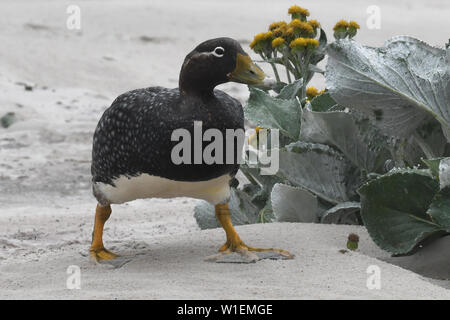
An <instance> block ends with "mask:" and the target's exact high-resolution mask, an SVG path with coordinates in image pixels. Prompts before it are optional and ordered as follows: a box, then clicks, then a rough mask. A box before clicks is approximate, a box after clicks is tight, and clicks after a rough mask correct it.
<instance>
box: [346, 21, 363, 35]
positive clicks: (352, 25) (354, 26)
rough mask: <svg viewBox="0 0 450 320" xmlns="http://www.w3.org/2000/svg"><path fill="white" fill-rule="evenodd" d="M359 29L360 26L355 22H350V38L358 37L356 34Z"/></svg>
mask: <svg viewBox="0 0 450 320" xmlns="http://www.w3.org/2000/svg"><path fill="white" fill-rule="evenodd" d="M359 28H360V27H359V24H357V23H356V22H355V21H350V22H349V23H348V29H347V34H348V37H349V38H350V39H351V38H353V37H354V36H356V33H357V32H358V29H359Z"/></svg>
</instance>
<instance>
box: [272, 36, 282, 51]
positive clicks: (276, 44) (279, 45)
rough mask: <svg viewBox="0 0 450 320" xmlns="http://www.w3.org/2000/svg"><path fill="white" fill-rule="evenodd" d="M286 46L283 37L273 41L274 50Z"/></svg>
mask: <svg viewBox="0 0 450 320" xmlns="http://www.w3.org/2000/svg"><path fill="white" fill-rule="evenodd" d="M283 44H284V39H283V38H281V37H278V38H275V39H273V40H272V48H274V49H275V48H279V47H281V46H282V45H283Z"/></svg>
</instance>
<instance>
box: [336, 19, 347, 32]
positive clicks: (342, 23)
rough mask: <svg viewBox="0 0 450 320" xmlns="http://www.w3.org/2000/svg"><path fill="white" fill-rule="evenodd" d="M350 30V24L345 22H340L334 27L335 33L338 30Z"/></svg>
mask: <svg viewBox="0 0 450 320" xmlns="http://www.w3.org/2000/svg"><path fill="white" fill-rule="evenodd" d="M347 28H348V22H347V21H345V20H339V21H338V22H336V24H335V25H334V28H333V31H336V30H338V29H347Z"/></svg>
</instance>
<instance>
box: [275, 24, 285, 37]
mask: <svg viewBox="0 0 450 320" xmlns="http://www.w3.org/2000/svg"><path fill="white" fill-rule="evenodd" d="M286 29H287V26H281V27H279V28H276V29H274V30H272V33H273V36H274V37H276V38H277V37H281V36H282V35H284V34H285V33H286Z"/></svg>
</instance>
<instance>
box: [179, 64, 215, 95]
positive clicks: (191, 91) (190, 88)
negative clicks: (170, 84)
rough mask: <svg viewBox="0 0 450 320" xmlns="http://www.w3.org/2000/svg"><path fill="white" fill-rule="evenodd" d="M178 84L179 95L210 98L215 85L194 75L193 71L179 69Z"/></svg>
mask: <svg viewBox="0 0 450 320" xmlns="http://www.w3.org/2000/svg"><path fill="white" fill-rule="evenodd" d="M178 85H179V88H180V93H181V96H189V97H194V96H195V97H198V98H201V99H211V98H213V97H214V87H215V85H213V84H211V83H208V82H207V81H205V80H204V79H201V78H198V77H196V75H195V73H189V72H183V70H181V73H180V80H179V82H178Z"/></svg>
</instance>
